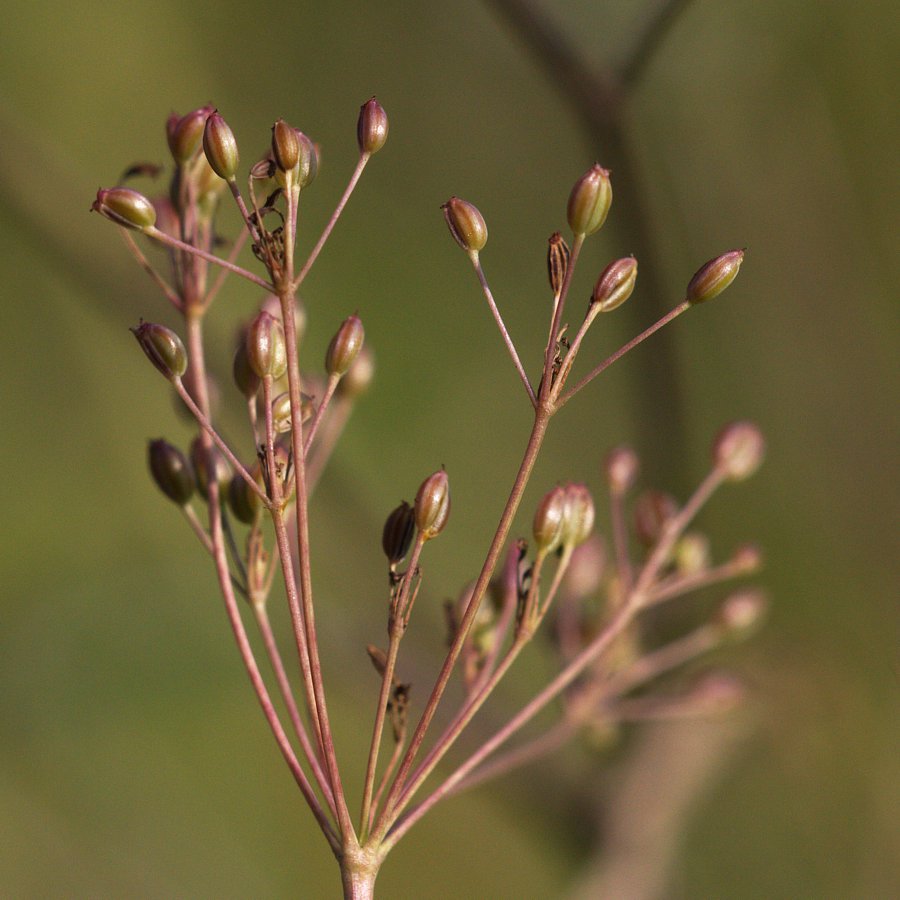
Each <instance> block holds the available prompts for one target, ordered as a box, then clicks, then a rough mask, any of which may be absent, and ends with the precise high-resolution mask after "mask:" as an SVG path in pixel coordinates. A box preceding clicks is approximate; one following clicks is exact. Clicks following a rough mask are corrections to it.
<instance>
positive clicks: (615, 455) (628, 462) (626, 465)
mask: <svg viewBox="0 0 900 900" xmlns="http://www.w3.org/2000/svg"><path fill="white" fill-rule="evenodd" d="M603 468H604V470H605V472H606V478H607V481H608V482H609V489H610V490H611V491H612V492H613V493H615V494H624V493H625V492H626V491H629V490H631V488H632V487H634V483H635V482H636V481H637V477H638V473H639V472H640V468H641V463H640V460H639V459H638V455H637V453H635V452H634V450H632V449H631V447H625V446H622V447H614V448H613V449H612V450H610V451H609V453H607V454H606V459H605V460H604V461H603Z"/></svg>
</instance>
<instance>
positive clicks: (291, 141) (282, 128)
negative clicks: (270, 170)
mask: <svg viewBox="0 0 900 900" xmlns="http://www.w3.org/2000/svg"><path fill="white" fill-rule="evenodd" d="M272 156H273V157H274V159H275V165H276V166H278V168H279V169H280V170H281V171H282V172H290V171H291V169H293V168H294V166H296V165H297V163H298V162H300V140H299V138H298V137H297V129H296V128H292V127H291V126H290V125H288V123H287V122H285V121H284V119H278V121H277V122H275V124H274V125H273V126H272Z"/></svg>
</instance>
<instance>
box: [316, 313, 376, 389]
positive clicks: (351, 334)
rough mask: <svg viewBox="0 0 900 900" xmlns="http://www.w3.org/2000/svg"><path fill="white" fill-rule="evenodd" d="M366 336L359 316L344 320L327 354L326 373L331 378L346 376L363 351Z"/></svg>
mask: <svg viewBox="0 0 900 900" xmlns="http://www.w3.org/2000/svg"><path fill="white" fill-rule="evenodd" d="M365 336H366V333H365V330H364V329H363V323H362V320H361V319H360V318H359V316H348V317H347V318H346V319H344V321H343V322H342V323H341V327H340V328H338V330H337V333H336V334H335V336H334V337H333V338H332V339H331V343H330V344H329V345H328V350H327V351H326V353H325V371H326V372H327V373H328V374H329V375H331V376H334V375H337V376H339V377H340V376H342V375H344V374H346V372H347V371H348V370H349V368H350V366H351V365H353V360H355V359H356V357H357V354H358V353H359V351H360V350H361V349H362V345H363V341H364V340H365Z"/></svg>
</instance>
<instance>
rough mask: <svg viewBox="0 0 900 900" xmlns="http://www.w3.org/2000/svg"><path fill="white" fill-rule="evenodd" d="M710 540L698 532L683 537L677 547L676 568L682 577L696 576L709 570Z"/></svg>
mask: <svg viewBox="0 0 900 900" xmlns="http://www.w3.org/2000/svg"><path fill="white" fill-rule="evenodd" d="M710 559H711V555H710V549H709V538H708V537H707V536H706V535H705V534H700V533H699V532H697V531H692V532H689V533H688V534H685V535H682V537H681V538H680V539H679V541H678V543H677V544H676V545H675V566H676V568H677V569H678V572H679V573H680V574H681V575H696V574H697V573H699V572H704V571H706V570H707V569H708V568H709V563H710Z"/></svg>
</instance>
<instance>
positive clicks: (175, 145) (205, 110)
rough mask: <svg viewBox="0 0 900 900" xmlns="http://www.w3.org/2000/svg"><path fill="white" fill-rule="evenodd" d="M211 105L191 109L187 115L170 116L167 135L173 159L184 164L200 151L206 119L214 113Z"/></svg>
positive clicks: (180, 164)
mask: <svg viewBox="0 0 900 900" xmlns="http://www.w3.org/2000/svg"><path fill="white" fill-rule="evenodd" d="M212 112H213V108H212V107H211V106H201V107H200V108H199V109H194V110H191V112H189V113H188V114H187V115H184V116H181V117H180V118H179V117H178V116H177V115H173V116H170V117H169V121H168V123H167V127H166V137H167V138H168V142H169V150H170V151H171V153H172V159H174V160H175V162H176V163H178V165H179V166H183V165H184V164H185V163H187V162H190V160H191V159H192V158H193V157H194V156H195V155H196V154H197V153H198V152H199V150H200V144H201V143H202V141H203V131H204V128H205V127H206V120H207V119H208V118H209V116H210V115H211V114H212Z"/></svg>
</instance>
